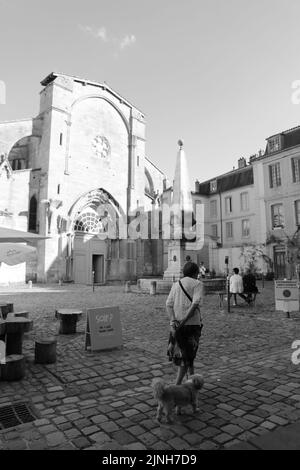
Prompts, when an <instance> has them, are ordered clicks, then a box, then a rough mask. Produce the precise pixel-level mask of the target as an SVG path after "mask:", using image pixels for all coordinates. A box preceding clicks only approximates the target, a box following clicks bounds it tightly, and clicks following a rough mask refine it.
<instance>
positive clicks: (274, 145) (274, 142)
mask: <svg viewBox="0 0 300 470" xmlns="http://www.w3.org/2000/svg"><path fill="white" fill-rule="evenodd" d="M280 144H281V138H280V135H276V136H274V137H272V138H271V139H269V140H268V151H269V153H272V152H278V150H280V148H281V145H280Z"/></svg>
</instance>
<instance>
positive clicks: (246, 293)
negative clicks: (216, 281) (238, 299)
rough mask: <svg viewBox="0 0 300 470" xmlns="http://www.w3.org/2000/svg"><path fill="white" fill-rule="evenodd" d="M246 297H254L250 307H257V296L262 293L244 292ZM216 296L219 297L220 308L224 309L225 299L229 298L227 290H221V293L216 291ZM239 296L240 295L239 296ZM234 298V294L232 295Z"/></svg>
mask: <svg viewBox="0 0 300 470" xmlns="http://www.w3.org/2000/svg"><path fill="white" fill-rule="evenodd" d="M242 293H243V294H244V295H250V294H251V296H252V300H251V302H250V303H249V304H248V305H249V307H250V306H252V307H255V302H256V296H257V295H258V294H260V292H246V291H245V292H242ZM216 294H218V296H219V308H220V309H223V303H224V297H225V296H227V291H226V290H221V291H216ZM237 295H238V294H237ZM231 297H232V294H231Z"/></svg>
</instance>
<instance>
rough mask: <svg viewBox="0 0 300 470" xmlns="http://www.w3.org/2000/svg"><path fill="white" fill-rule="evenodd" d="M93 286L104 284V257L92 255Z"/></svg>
mask: <svg viewBox="0 0 300 470" xmlns="http://www.w3.org/2000/svg"><path fill="white" fill-rule="evenodd" d="M92 270H93V271H94V284H104V255H93V258H92Z"/></svg>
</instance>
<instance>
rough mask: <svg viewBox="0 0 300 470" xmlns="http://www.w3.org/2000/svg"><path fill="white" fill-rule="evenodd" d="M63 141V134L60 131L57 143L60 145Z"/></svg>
mask: <svg viewBox="0 0 300 470" xmlns="http://www.w3.org/2000/svg"><path fill="white" fill-rule="evenodd" d="M62 143H63V135H62V132H61V133H60V134H59V145H62Z"/></svg>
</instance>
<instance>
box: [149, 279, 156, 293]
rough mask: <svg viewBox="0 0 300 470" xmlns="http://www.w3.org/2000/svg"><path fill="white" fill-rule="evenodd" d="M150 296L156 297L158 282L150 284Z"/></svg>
mask: <svg viewBox="0 0 300 470" xmlns="http://www.w3.org/2000/svg"><path fill="white" fill-rule="evenodd" d="M150 295H156V281H151V282H150Z"/></svg>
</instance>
